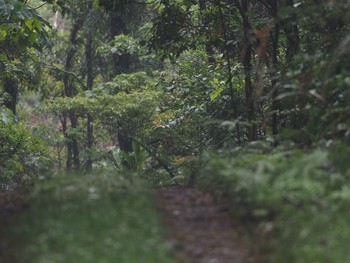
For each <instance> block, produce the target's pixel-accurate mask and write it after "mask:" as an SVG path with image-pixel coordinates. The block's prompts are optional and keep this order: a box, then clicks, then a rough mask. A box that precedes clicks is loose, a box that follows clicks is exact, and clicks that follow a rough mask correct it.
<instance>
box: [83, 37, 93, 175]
mask: <svg viewBox="0 0 350 263" xmlns="http://www.w3.org/2000/svg"><path fill="white" fill-rule="evenodd" d="M85 58H86V70H87V77H86V89H87V90H92V87H93V84H94V72H93V51H92V36H89V37H88V39H87V42H86V45H85ZM86 133H87V150H88V157H87V160H86V163H85V168H86V170H88V171H90V170H92V156H91V154H92V150H93V146H94V127H93V119H92V117H91V115H90V114H88V115H87V130H86Z"/></svg>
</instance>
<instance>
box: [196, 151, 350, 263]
mask: <svg viewBox="0 0 350 263" xmlns="http://www.w3.org/2000/svg"><path fill="white" fill-rule="evenodd" d="M345 149H348V148H346V147H345ZM343 150H344V146H341V145H340V146H339V145H338V146H336V147H334V148H333V149H331V150H326V149H321V148H316V149H312V150H300V149H299V150H296V149H291V150H286V149H284V150H282V149H278V148H277V149H274V150H272V149H270V148H269V147H268V146H266V145H263V144H260V145H257V144H255V145H253V146H252V145H251V146H248V147H246V148H244V149H240V150H237V151H236V152H235V153H234V154H233V155H232V156H230V157H229V156H228V155H225V156H219V155H214V156H210V158H209V160H208V164H207V165H205V167H204V168H203V170H202V172H201V174H200V176H199V178H198V184H199V185H200V186H201V187H204V188H206V189H209V190H211V191H213V192H214V193H215V195H216V196H217V197H218V198H222V199H224V200H227V201H228V202H229V205H230V208H231V210H232V214H233V215H234V217H236V218H238V219H239V220H241V221H242V222H245V223H247V222H249V225H250V226H252V227H253V229H254V236H255V237H257V236H259V238H258V239H259V240H260V241H261V240H263V241H262V242H257V243H258V244H257V245H258V246H259V248H260V249H261V250H262V252H264V251H265V252H266V251H270V252H269V253H267V256H266V258H265V261H266V262H285V263H288V262H300V263H303V262H305V263H307V262H308V263H309V262H318V263H321V262H324V263H326V262H336V263H338V262H339V263H341V262H344V263H345V262H349V260H350V253H349V250H348V245H347V244H349V242H350V226H349V224H348V223H347V222H349V219H350V215H349V213H348V208H349V205H350V187H349V175H350V169H349V168H350V167H349V165H348V166H345V165H344V164H343V166H342V167H339V166H337V162H338V160H339V159H340V158H345V155H344V154H346V153H344V151H343ZM260 238H261V239H260ZM266 240H267V241H268V242H266ZM266 244H267V245H266ZM271 251H273V252H272V253H271Z"/></svg>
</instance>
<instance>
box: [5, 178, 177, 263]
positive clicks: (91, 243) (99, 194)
mask: <svg viewBox="0 0 350 263" xmlns="http://www.w3.org/2000/svg"><path fill="white" fill-rule="evenodd" d="M9 232H10V233H11V237H12V239H13V240H14V241H15V242H16V243H17V244H16V247H17V248H16V250H17V252H16V262H18V263H21V262H23V263H24V262H25V263H61V262H62V263H63V262H64V263H89V262H91V263H109V262H110V263H116V262H118V263H123V262H125V263H133V262H135V263H136V262H137V263H140V262H143V263H157V262H159V263H168V262H169V263H170V262H174V260H173V259H172V254H171V252H170V249H169V247H168V246H167V245H166V242H164V239H163V237H164V230H163V229H162V227H161V224H160V221H159V218H158V214H157V211H156V209H155V207H154V206H153V203H152V199H151V197H150V193H149V191H148V190H147V187H145V185H144V183H143V182H141V181H140V180H139V179H137V178H136V177H134V176H131V175H130V177H129V178H126V177H123V176H121V175H116V174H113V173H108V172H98V173H97V172H96V173H92V174H89V175H76V174H71V175H63V176H62V175H61V176H55V177H52V178H48V179H45V180H42V181H41V182H40V183H38V184H37V185H36V186H35V188H34V190H33V194H32V197H31V200H30V207H29V209H28V210H27V211H26V212H24V213H23V215H22V216H21V218H20V219H19V221H18V222H17V223H16V225H15V226H14V228H13V229H10V230H9ZM18 240H20V242H19V243H18ZM0 261H1V256H0ZM1 262H2V261H1Z"/></svg>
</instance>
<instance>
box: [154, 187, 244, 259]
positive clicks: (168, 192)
mask: <svg viewBox="0 0 350 263" xmlns="http://www.w3.org/2000/svg"><path fill="white" fill-rule="evenodd" d="M155 197H156V202H157V203H158V206H159V208H160V210H161V212H162V215H163V220H164V223H165V225H166V226H167V227H168V229H169V230H170V236H169V242H170V243H171V244H172V245H173V246H174V247H175V249H176V254H177V259H178V262H179V263H241V262H244V260H246V259H247V257H248V249H247V246H246V245H245V244H244V242H243V241H242V240H241V239H240V237H239V233H238V231H237V227H238V226H235V225H234V224H233V222H232V220H230V218H229V214H228V209H226V207H225V206H222V205H220V204H217V203H215V202H214V200H213V198H212V197H211V196H210V195H209V194H206V193H202V192H200V191H197V190H195V189H191V188H181V187H170V188H159V189H156V190H155Z"/></svg>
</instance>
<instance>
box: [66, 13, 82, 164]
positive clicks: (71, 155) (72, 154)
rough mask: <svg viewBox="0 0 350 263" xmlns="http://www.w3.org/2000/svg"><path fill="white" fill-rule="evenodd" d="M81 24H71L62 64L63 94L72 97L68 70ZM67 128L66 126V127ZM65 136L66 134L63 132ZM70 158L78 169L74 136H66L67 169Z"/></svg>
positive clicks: (75, 124)
mask: <svg viewBox="0 0 350 263" xmlns="http://www.w3.org/2000/svg"><path fill="white" fill-rule="evenodd" d="M82 26H83V21H81V20H80V19H78V20H76V21H75V22H74V24H73V26H72V29H71V32H70V44H71V47H70V48H69V50H68V53H67V57H66V63H65V66H64V70H65V73H64V76H63V84H64V92H65V96H67V97H73V96H74V95H75V89H74V86H73V83H72V81H71V80H70V74H68V72H70V71H71V69H72V67H73V59H74V56H75V54H76V52H77V50H76V46H77V44H78V32H79V30H80V29H81V27H82ZM69 118H70V123H71V128H73V129H76V128H77V127H78V119H77V117H76V115H75V113H74V112H70V113H69ZM66 128H67V129H68V127H66ZM65 136H67V134H65ZM71 160H73V164H74V169H75V170H79V168H80V160H79V145H78V141H77V139H76V138H68V143H67V170H70V169H71Z"/></svg>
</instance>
